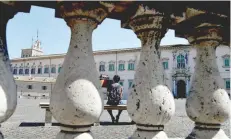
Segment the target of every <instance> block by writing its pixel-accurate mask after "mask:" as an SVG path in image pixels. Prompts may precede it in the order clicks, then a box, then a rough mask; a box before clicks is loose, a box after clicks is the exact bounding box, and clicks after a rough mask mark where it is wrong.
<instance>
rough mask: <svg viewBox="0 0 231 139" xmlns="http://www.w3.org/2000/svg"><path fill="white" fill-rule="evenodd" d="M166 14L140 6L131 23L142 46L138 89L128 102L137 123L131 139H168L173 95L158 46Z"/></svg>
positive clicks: (136, 85)
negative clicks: (165, 75)
mask: <svg viewBox="0 0 231 139" xmlns="http://www.w3.org/2000/svg"><path fill="white" fill-rule="evenodd" d="M164 22H165V18H164V14H163V13H160V12H158V11H156V10H155V9H151V8H148V7H147V6H144V5H140V6H139V8H138V10H137V12H136V14H135V15H134V16H133V17H132V18H131V21H130V22H129V25H130V27H131V28H132V29H133V31H134V32H135V33H136V34H137V36H138V38H139V39H140V40H141V42H142V49H141V54H140V61H139V64H138V67H137V70H136V73H135V80H134V81H135V82H134V84H135V86H134V87H133V89H132V91H131V93H130V95H129V98H128V104H127V108H128V113H129V115H130V117H131V119H132V120H133V121H134V122H135V123H136V127H137V129H136V131H135V132H134V134H133V135H132V137H131V138H132V139H145V138H146V139H168V137H167V135H166V133H165V132H164V131H163V130H164V124H165V123H167V122H168V121H169V120H170V118H171V117H172V116H173V114H174V112H175V103H174V98H173V95H172V92H171V91H170V90H169V89H168V87H167V86H166V85H165V84H164V80H165V79H164V70H163V67H162V63H161V60H160V51H159V45H160V40H161V38H162V37H163V35H164V34H165V31H166V28H165V27H164V26H163V23H164Z"/></svg>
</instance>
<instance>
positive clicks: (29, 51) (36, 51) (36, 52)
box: [21, 31, 43, 58]
mask: <svg viewBox="0 0 231 139" xmlns="http://www.w3.org/2000/svg"><path fill="white" fill-rule="evenodd" d="M40 55H43V51H42V47H41V41H40V40H39V38H38V31H37V40H36V41H35V42H34V39H33V38H32V44H31V48H26V49H22V52H21V58H24V57H33V56H40Z"/></svg>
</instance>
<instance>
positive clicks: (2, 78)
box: [0, 2, 17, 139]
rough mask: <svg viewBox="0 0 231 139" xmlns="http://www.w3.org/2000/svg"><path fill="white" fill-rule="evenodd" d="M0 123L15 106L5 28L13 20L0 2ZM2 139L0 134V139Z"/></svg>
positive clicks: (6, 8) (14, 92) (14, 89)
mask: <svg viewBox="0 0 231 139" xmlns="http://www.w3.org/2000/svg"><path fill="white" fill-rule="evenodd" d="M0 9H1V12H0V123H2V122H4V121H6V120H7V119H8V118H10V116H11V115H12V114H13V113H14V111H15V108H16V105H17V92H16V85H15V82H14V78H13V75H12V73H11V70H10V60H9V56H8V50H7V41H6V26H7V23H8V21H9V19H11V18H13V16H14V15H15V13H16V12H13V11H12V9H11V8H10V6H8V5H7V4H3V3H2V2H0ZM2 138H3V135H2V133H1V132H0V139H2Z"/></svg>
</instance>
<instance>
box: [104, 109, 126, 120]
mask: <svg viewBox="0 0 231 139" xmlns="http://www.w3.org/2000/svg"><path fill="white" fill-rule="evenodd" d="M107 111H108V113H109V114H110V116H111V120H112V122H114V121H115V117H114V116H113V113H112V110H107ZM122 111H123V110H118V114H117V115H116V122H117V123H118V121H119V118H120V115H121V113H122Z"/></svg>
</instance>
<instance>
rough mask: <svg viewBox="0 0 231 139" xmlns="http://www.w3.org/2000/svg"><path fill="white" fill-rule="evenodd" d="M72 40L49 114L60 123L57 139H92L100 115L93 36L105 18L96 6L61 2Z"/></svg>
mask: <svg viewBox="0 0 231 139" xmlns="http://www.w3.org/2000/svg"><path fill="white" fill-rule="evenodd" d="M59 4H60V13H61V16H62V17H63V18H64V19H65V21H66V22H67V24H68V26H69V27H70V29H71V40H70V46H69V49H68V52H67V54H66V56H65V60H64V62H63V68H62V70H61V72H60V74H59V75H58V77H57V81H56V83H55V85H54V89H53V91H52V93H51V99H50V110H51V112H52V115H53V117H54V118H55V119H56V120H57V121H58V122H60V129H61V131H60V133H59V134H58V135H57V137H56V138H57V139H92V138H93V136H92V135H91V133H90V128H91V126H92V125H93V123H95V122H97V121H98V120H99V118H100V115H101V113H102V111H103V107H104V102H103V101H104V100H103V94H102V93H101V92H100V88H101V86H100V81H99V75H98V72H97V69H96V66H95V61H94V56H93V50H92V32H93V30H94V29H95V28H96V27H97V25H98V24H100V23H101V22H102V21H103V20H104V19H105V17H106V16H107V14H108V11H107V9H106V8H105V7H104V6H103V5H100V4H99V3H98V2H60V3H59Z"/></svg>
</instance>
